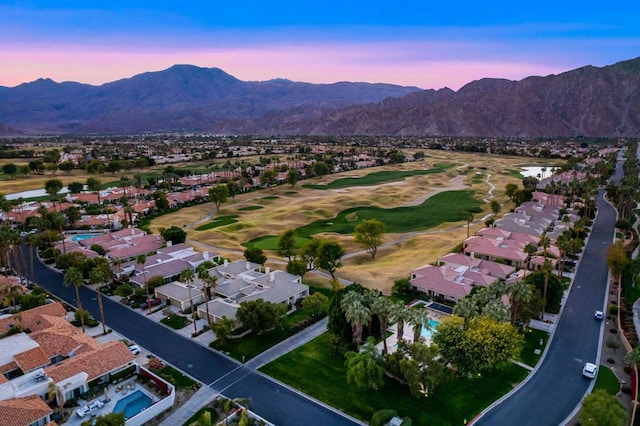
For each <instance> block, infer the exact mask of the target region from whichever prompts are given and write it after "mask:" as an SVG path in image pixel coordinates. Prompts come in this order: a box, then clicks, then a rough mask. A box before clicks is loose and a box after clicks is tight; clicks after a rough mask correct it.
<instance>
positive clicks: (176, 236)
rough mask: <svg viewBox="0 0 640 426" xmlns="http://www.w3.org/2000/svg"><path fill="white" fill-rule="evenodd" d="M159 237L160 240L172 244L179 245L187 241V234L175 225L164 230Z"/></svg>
mask: <svg viewBox="0 0 640 426" xmlns="http://www.w3.org/2000/svg"><path fill="white" fill-rule="evenodd" d="M161 235H162V238H164V239H165V240H166V241H171V243H172V244H181V243H184V242H185V241H186V240H187V232H186V231H185V230H184V229H182V228H178V227H177V226H175V225H174V226H171V227H169V228H167V229H165V230H164V231H163V232H162V233H161Z"/></svg>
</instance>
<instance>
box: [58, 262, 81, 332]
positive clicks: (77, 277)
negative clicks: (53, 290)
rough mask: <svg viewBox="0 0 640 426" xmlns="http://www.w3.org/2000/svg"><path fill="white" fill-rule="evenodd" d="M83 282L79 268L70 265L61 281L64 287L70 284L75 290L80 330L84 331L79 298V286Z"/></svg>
mask: <svg viewBox="0 0 640 426" xmlns="http://www.w3.org/2000/svg"><path fill="white" fill-rule="evenodd" d="M83 282H84V277H83V276H82V272H81V271H80V269H78V268H76V267H74V266H72V267H70V268H69V269H67V272H65V273H64V280H63V283H64V285H65V286H66V287H69V286H70V285H72V286H73V288H75V290H76V301H77V303H78V312H80V324H82V331H83V332H84V331H85V330H84V310H83V309H82V300H80V286H81V285H82V283H83Z"/></svg>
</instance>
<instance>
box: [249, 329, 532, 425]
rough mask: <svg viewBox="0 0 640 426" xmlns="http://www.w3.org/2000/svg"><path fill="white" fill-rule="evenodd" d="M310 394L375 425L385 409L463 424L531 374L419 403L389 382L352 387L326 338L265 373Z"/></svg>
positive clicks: (454, 388)
mask: <svg viewBox="0 0 640 426" xmlns="http://www.w3.org/2000/svg"><path fill="white" fill-rule="evenodd" d="M260 371H262V372H263V373H266V374H268V375H270V376H272V377H274V378H276V379H278V380H280V381H282V382H284V383H286V384H288V385H290V386H293V387H294V388H296V389H299V390H301V391H303V392H305V393H307V394H308V395H310V396H312V397H314V398H317V399H319V400H320V401H322V402H325V403H327V404H329V405H331V406H332V407H335V408H337V409H339V410H342V411H344V412H345V413H348V414H350V415H352V416H354V417H357V418H359V419H362V420H364V421H367V422H368V421H369V420H370V418H371V415H372V414H373V413H374V412H376V411H378V410H381V409H393V410H397V412H398V414H399V415H400V416H401V417H405V416H406V417H411V419H412V420H413V424H416V425H461V424H464V423H465V421H467V422H468V421H470V420H471V419H473V418H474V417H475V416H476V415H477V414H478V413H479V412H480V411H482V409H484V408H486V407H487V406H488V405H489V404H491V403H492V402H493V401H495V400H496V399H498V398H499V397H500V396H502V395H504V394H505V393H506V392H508V391H509V390H511V389H512V388H513V386H514V385H515V384H516V383H519V382H520V381H522V380H523V379H524V377H525V376H526V375H527V371H526V370H525V369H523V368H520V367H518V366H516V365H510V366H509V367H507V368H505V369H504V370H496V371H491V372H487V373H485V374H484V375H483V376H482V377H476V378H473V379H455V380H453V381H451V382H448V383H446V384H443V385H441V386H439V387H437V388H436V389H435V392H434V393H433V394H432V395H431V396H430V397H429V398H427V399H420V400H417V399H414V398H412V397H411V395H410V393H409V389H408V387H407V386H404V385H401V384H400V383H398V382H397V381H395V380H391V379H388V378H386V379H385V385H384V387H383V388H382V389H380V390H378V391H376V392H373V391H361V390H358V389H356V388H355V387H354V386H352V385H349V384H348V383H347V374H346V369H345V367H344V357H343V356H342V355H340V354H339V353H338V352H336V351H335V350H334V349H333V345H332V344H331V343H330V334H329V333H324V334H322V335H321V336H320V337H318V338H316V339H314V340H312V341H311V342H309V343H307V344H306V345H304V346H301V347H299V348H297V349H295V350H294V351H292V352H289V353H288V354H286V355H284V356H283V357H281V358H279V359H277V360H276V361H274V362H272V363H270V364H267V365H266V366H264V367H262V368H261V369H260Z"/></svg>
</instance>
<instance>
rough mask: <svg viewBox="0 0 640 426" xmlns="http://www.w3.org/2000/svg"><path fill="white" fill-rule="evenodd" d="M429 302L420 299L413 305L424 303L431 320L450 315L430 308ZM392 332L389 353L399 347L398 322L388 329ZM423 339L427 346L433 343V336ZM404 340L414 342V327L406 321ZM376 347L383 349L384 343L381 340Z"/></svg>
mask: <svg viewBox="0 0 640 426" xmlns="http://www.w3.org/2000/svg"><path fill="white" fill-rule="evenodd" d="M427 303H428V302H423V301H420V302H419V303H414V304H413V305H411V306H415V305H418V304H422V305H425V309H426V310H427V312H428V315H429V321H437V322H441V321H442V318H445V317H448V316H449V315H447V314H444V313H442V312H440V311H438V310H435V309H430V308H429V307H428V305H427ZM387 330H388V331H389V332H390V333H392V335H391V336H389V337H387V350H388V351H389V353H393V352H395V351H396V349H397V347H398V324H397V323H396V324H393V325H392V326H391V327H389V328H388V329H387ZM423 339H424V341H425V343H426V344H427V346H429V345H431V336H429V337H426V336H423ZM402 340H404V341H406V342H408V343H413V327H412V326H411V325H410V324H408V323H406V322H405V323H404V328H403V336H402ZM376 347H377V348H378V349H380V351H382V348H383V347H384V346H383V343H382V342H380V343H378V344H377V345H376Z"/></svg>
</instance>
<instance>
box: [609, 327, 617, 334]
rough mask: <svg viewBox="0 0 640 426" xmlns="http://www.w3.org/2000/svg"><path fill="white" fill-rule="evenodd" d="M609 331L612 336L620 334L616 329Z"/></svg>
mask: <svg viewBox="0 0 640 426" xmlns="http://www.w3.org/2000/svg"><path fill="white" fill-rule="evenodd" d="M609 331H610V332H611V334H618V329H616V328H612V329H610V330H609Z"/></svg>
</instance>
